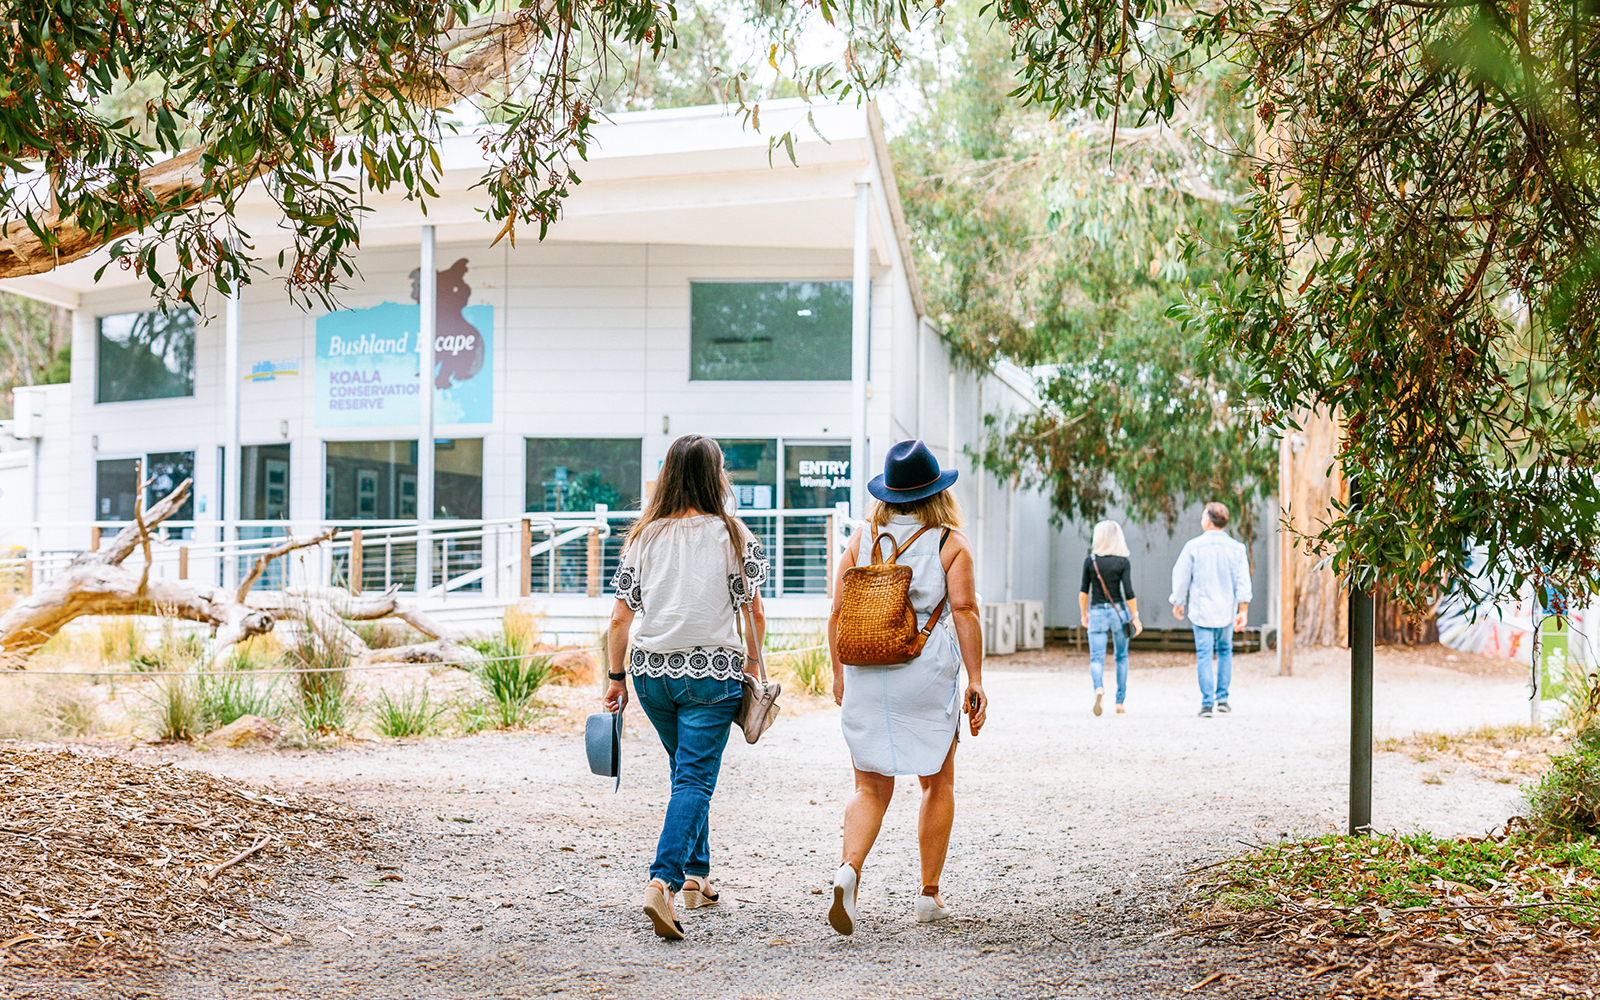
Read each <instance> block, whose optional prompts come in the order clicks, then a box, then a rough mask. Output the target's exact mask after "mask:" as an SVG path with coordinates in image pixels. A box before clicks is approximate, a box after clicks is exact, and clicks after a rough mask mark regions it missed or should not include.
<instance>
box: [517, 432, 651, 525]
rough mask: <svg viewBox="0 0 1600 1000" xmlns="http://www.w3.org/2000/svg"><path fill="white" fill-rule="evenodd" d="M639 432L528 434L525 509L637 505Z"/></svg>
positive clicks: (579, 508) (544, 509)
mask: <svg viewBox="0 0 1600 1000" xmlns="http://www.w3.org/2000/svg"><path fill="white" fill-rule="evenodd" d="M641 451H642V442H641V441H640V440H639V439H638V438H528V439H527V464H526V466H525V468H526V470H527V485H526V496H525V500H526V502H525V505H524V506H523V509H524V510H535V511H562V510H593V509H594V506H595V504H602V503H603V504H605V505H606V506H607V507H609V508H610V509H611V510H637V509H638V507H639V483H640V481H641V478H642V477H641V476H640V459H639V456H640V453H641Z"/></svg>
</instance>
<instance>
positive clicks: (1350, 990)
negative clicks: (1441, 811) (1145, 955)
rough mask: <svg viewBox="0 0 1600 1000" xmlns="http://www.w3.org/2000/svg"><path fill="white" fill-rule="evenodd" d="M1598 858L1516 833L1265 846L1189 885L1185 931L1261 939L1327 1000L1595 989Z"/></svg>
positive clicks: (1269, 954)
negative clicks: (1190, 895) (1317, 986)
mask: <svg viewBox="0 0 1600 1000" xmlns="http://www.w3.org/2000/svg"><path fill="white" fill-rule="evenodd" d="M1597 861H1600V853H1597V852H1596V850H1595V848H1594V847H1593V845H1591V844H1587V843H1585V844H1566V845H1540V844H1536V843H1533V842H1530V841H1526V840H1519V839H1516V838H1513V837H1484V838H1463V839H1460V840H1436V839H1434V838H1432V837H1428V836H1426V835H1418V836H1412V837H1389V836H1382V837H1379V836H1374V837H1364V838H1345V837H1328V838H1323V839H1322V840H1318V841H1305V842H1297V843H1292V844H1285V845H1279V846H1274V847H1267V848H1261V849H1259V850H1257V851H1253V852H1251V853H1249V854H1245V855H1242V856H1240V857H1237V858H1233V859H1230V860H1229V861H1227V862H1224V863H1223V864H1222V865H1221V866H1219V867H1218V868H1217V869H1215V870H1214V871H1213V873H1212V874H1210V875H1208V876H1206V877H1205V878H1204V879H1203V880H1202V881H1200V882H1198V883H1196V884H1195V886H1194V887H1193V888H1194V890H1195V893H1194V905H1193V906H1192V907H1191V908H1190V910H1189V911H1188V913H1187V916H1186V930H1187V932H1188V933H1192V934H1195V935H1197V936H1199V937H1201V938H1206V939H1210V940H1213V941H1216V942H1219V943H1221V942H1228V943H1233V944H1242V945H1255V946H1256V947H1255V948H1253V949H1252V951H1253V952H1254V953H1255V955H1256V956H1257V957H1258V959H1259V958H1264V959H1265V960H1266V961H1269V962H1274V963H1277V964H1279V965H1281V966H1283V967H1284V972H1285V974H1286V978H1289V979H1290V981H1295V980H1298V981H1299V982H1301V983H1307V984H1310V983H1317V984H1320V986H1321V991H1322V992H1323V993H1324V995H1327V996H1333V997H1386V998H1387V997H1395V998H1399V997H1430V998H1432V997H1450V998H1454V997H1472V998H1500V997H1550V996H1583V997H1594V996H1597V995H1600V949H1597V945H1600V928H1597V924H1600V871H1597V870H1596V862H1597ZM1262 946H1265V947H1262Z"/></svg>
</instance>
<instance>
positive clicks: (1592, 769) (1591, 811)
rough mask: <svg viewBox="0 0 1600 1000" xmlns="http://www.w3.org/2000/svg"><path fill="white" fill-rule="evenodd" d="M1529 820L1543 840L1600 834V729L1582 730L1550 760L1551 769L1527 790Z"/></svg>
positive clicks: (1527, 817) (1577, 838) (1592, 727)
mask: <svg viewBox="0 0 1600 1000" xmlns="http://www.w3.org/2000/svg"><path fill="white" fill-rule="evenodd" d="M1526 819H1527V821H1528V826H1529V828H1530V830H1531V832H1532V833H1533V834H1534V835H1535V836H1536V837H1538V838H1540V839H1546V840H1560V841H1575V840H1580V839H1583V838H1586V837H1595V836H1600V728H1596V727H1594V726H1590V727H1588V728H1586V729H1583V730H1580V731H1579V732H1578V734H1577V735H1576V736H1574V737H1573V739H1572V745H1571V746H1570V747H1568V748H1567V749H1566V750H1565V751H1564V752H1562V753H1559V754H1557V755H1556V756H1554V757H1552V758H1551V759H1550V770H1549V771H1547V772H1546V773H1545V775H1544V777H1542V778H1540V779H1539V780H1538V782H1536V783H1535V784H1534V785H1533V787H1532V788H1530V789H1529V790H1528V802H1527V815H1526Z"/></svg>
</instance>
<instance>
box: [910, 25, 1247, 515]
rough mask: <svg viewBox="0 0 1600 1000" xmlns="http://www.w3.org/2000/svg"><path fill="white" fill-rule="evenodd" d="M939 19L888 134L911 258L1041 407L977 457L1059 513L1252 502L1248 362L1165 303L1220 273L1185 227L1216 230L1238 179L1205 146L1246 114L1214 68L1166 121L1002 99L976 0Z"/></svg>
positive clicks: (999, 426) (1007, 80)
mask: <svg viewBox="0 0 1600 1000" xmlns="http://www.w3.org/2000/svg"><path fill="white" fill-rule="evenodd" d="M943 31H944V33H945V34H946V37H945V38H944V39H943V44H942V46H941V49H940V57H938V58H934V59H932V60H930V64H929V65H926V66H924V67H922V78H921V79H920V80H919V84H920V87H921V91H922V95H923V99H924V103H925V107H926V111H925V113H924V114H923V115H922V116H921V117H920V118H919V119H918V120H917V121H916V122H915V124H914V125H913V127H912V128H910V129H909V130H907V131H906V133H905V134H904V135H902V136H901V137H900V138H899V139H897V141H896V144H895V148H896V154H897V156H896V161H897V168H898V170H899V171H900V175H901V182H902V185H903V188H904V199H903V200H904V202H905V204H906V206H907V208H906V212H907V220H908V223H909V225H910V227H911V230H912V238H913V243H914V246H915V248H916V250H917V251H918V252H917V262H918V265H919V268H920V270H921V274H922V277H923V281H924V284H925V286H926V292H927V294H928V297H929V301H930V308H931V310H932V311H933V312H934V313H935V316H936V318H937V320H938V322H939V324H940V327H941V330H942V332H943V334H944V336H945V338H946V340H947V341H948V342H949V345H950V347H951V350H952V351H953V352H954V353H955V355H956V356H957V357H958V358H960V359H961V360H962V361H964V362H965V363H967V364H969V365H972V366H974V367H978V368H986V367H989V366H991V365H993V364H994V363H995V362H996V361H998V360H1000V359H1007V360H1011V361H1015V362H1017V363H1020V364H1022V365H1026V366H1032V367H1033V368H1034V371H1035V372H1036V373H1037V374H1038V375H1039V376H1040V378H1039V388H1040V392H1041V395H1042V397H1043V400H1044V404H1045V405H1044V407H1043V409H1042V410H1040V411H1039V412H1037V413H1034V414H1029V415H1026V416H1021V417H1017V418H1013V419H1010V420H1004V421H997V422H996V423H995V424H993V425H992V426H991V428H990V434H989V435H988V437H987V440H986V444H985V447H984V453H983V456H982V458H983V460H984V462H985V463H986V465H987V466H988V467H989V468H991V469H993V470H994V471H996V472H998V473H1000V474H1002V475H1006V476H1016V477H1018V478H1019V479H1021V480H1023V481H1025V482H1030V483H1035V484H1041V485H1044V486H1045V487H1046V489H1047V491H1048V492H1049V494H1050V496H1051V499H1052V502H1053V505H1054V509H1055V511H1056V513H1057V515H1058V516H1061V515H1066V516H1076V517H1081V518H1084V519H1094V518H1098V517H1101V516H1103V515H1104V513H1105V511H1106V508H1107V506H1108V505H1110V504H1112V503H1116V504H1119V505H1120V506H1122V507H1123V508H1124V509H1126V510H1127V511H1128V512H1129V513H1130V514H1131V515H1133V516H1134V517H1136V518H1139V519H1142V520H1150V521H1158V522H1164V523H1165V524H1166V525H1167V526H1168V528H1169V529H1171V528H1173V527H1175V526H1176V520H1177V517H1178V515H1179V514H1180V512H1181V511H1182V510H1183V509H1184V508H1185V507H1187V506H1189V505H1190V504H1193V503H1195V502H1204V501H1209V500H1224V501H1226V502H1228V503H1229V504H1230V506H1231V507H1232V508H1233V509H1234V510H1236V511H1245V510H1253V509H1256V508H1257V507H1258V505H1259V501H1260V500H1261V499H1262V498H1263V496H1265V495H1267V494H1270V493H1271V492H1272V485H1273V484H1272V482H1271V472H1272V468H1273V448H1272V441H1271V438H1270V436H1269V435H1268V434H1267V433H1266V430H1265V428H1264V427H1263V424H1262V420H1261V414H1260V410H1259V407H1256V406H1254V405H1253V404H1252V403H1251V401H1250V400H1249V398H1248V393H1247V391H1246V389H1247V385H1246V383H1247V377H1246V373H1245V369H1244V368H1243V366H1242V365H1241V364H1239V362H1238V361H1237V360H1236V359H1235V358H1234V357H1233V356H1232V355H1230V354H1226V353H1216V352H1207V351H1206V350H1205V349H1204V346H1205V345H1204V335H1203V333H1202V332H1201V331H1199V330H1198V329H1196V328H1194V327H1192V326H1186V325H1184V324H1183V323H1181V322H1180V321H1179V320H1177V319H1175V318H1173V317H1172V316H1171V315H1169V313H1170V311H1171V309H1172V308H1173V307H1174V306H1175V305H1178V304H1180V303H1182V302H1183V300H1184V295H1185V294H1186V293H1187V292H1192V291H1194V290H1196V289H1197V288H1199V287H1201V286H1203V285H1204V284H1205V283H1207V282H1209V281H1212V280H1215V279H1216V278H1217V277H1218V273H1219V272H1218V270H1217V268H1216V262H1217V259H1218V258H1217V256H1216V255H1215V254H1213V255H1210V256H1208V255H1206V254H1203V253H1198V252H1196V249H1197V247H1196V245H1195V244H1194V242H1193V241H1195V240H1204V241H1205V242H1206V243H1207V244H1209V245H1214V246H1220V245H1225V244H1226V243H1228V242H1229V241H1231V239H1232V238H1233V229H1234V223H1233V212H1234V210H1235V206H1237V205H1238V204H1239V203H1241V202H1242V201H1243V200H1244V191H1245V190H1246V188H1247V182H1246V180H1245V178H1244V176H1243V174H1244V171H1243V169H1242V168H1241V161H1240V160H1239V159H1238V158H1237V157H1233V156H1229V155H1227V154H1226V153H1223V152H1219V151H1218V150H1217V149H1216V148H1215V147H1216V137H1218V136H1220V135H1225V134H1226V133H1227V132H1229V131H1230V130H1231V131H1238V130H1240V129H1241V128H1242V129H1243V130H1244V131H1245V133H1246V134H1248V133H1249V130H1250V125H1249V122H1248V121H1247V120H1246V121H1241V120H1240V116H1239V115H1238V113H1237V112H1236V110H1235V108H1236V105H1235V104H1234V103H1233V102H1232V101H1231V100H1230V99H1229V94H1228V92H1227V80H1228V77H1227V74H1225V73H1213V74H1210V75H1209V76H1207V77H1206V78H1204V79H1202V80H1200V81H1199V84H1198V86H1196V87H1194V88H1193V89H1192V90H1191V92H1190V97H1191V101H1190V103H1189V105H1188V106H1187V107H1186V108H1185V110H1184V112H1183V113H1182V114H1175V115H1174V116H1173V118H1172V119H1171V120H1170V121H1151V122H1146V123H1143V124H1141V125H1138V126H1135V127H1129V125H1128V124H1127V123H1120V124H1119V125H1114V123H1113V115H1111V114H1099V115H1097V114H1095V113H1094V110H1093V109H1063V110H1062V111H1061V113H1059V114H1057V115H1055V116H1053V117H1052V116H1051V115H1050V114H1049V113H1048V112H1047V111H1046V110H1044V109H1040V108H1037V107H1035V108H1028V107H1025V106H1023V105H1022V104H1020V103H1019V102H1018V101H1016V100H1015V99H1014V97H1013V96H1011V93H1010V92H1011V91H1013V90H1014V89H1015V88H1016V86H1017V73H1018V68H1017V66H1016V64H1015V63H1014V62H1013V61H1012V59H1011V53H1010V51H1009V40H1008V36H1007V34H1006V33H1004V32H1003V31H1001V30H1000V28H999V27H998V26H997V25H995V24H994V23H993V21H992V19H990V18H988V17H985V16H983V15H981V14H980V13H979V11H978V7H977V5H976V4H972V5H968V6H962V5H959V4H958V5H955V6H954V7H953V8H947V9H946V20H945V24H944V27H943ZM1114 129H1115V136H1114V135H1113V130H1114ZM1186 237H1187V241H1186ZM1253 522H1254V519H1253V518H1249V517H1241V518H1240V519H1239V521H1238V524H1239V527H1240V529H1241V530H1242V531H1243V532H1244V533H1245V535H1246V537H1247V540H1248V538H1249V536H1250V535H1251V534H1252V533H1253V529H1254V527H1255V525H1254V523H1253Z"/></svg>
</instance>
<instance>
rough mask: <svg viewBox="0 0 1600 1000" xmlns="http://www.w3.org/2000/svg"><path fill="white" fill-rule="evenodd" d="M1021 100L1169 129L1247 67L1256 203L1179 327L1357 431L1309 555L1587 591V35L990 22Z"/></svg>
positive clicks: (1104, 13)
mask: <svg viewBox="0 0 1600 1000" xmlns="http://www.w3.org/2000/svg"><path fill="white" fill-rule="evenodd" d="M992 10H993V11H994V13H995V16H997V17H999V18H1001V19H1003V20H1004V21H1005V22H1006V24H1007V27H1008V29H1009V30H1010V31H1011V32H1012V37H1013V39H1014V40H1015V45H1014V55H1015V56H1016V57H1017V60H1018V64H1019V67H1020V71H1021V73H1022V77H1023V85H1022V87H1021V93H1022V95H1023V96H1025V97H1027V98H1028V99H1030V100H1033V101H1037V102H1041V103H1043V104H1045V105H1048V106H1050V107H1052V108H1054V109H1057V110H1065V109H1067V108H1071V107H1077V106H1085V105H1093V106H1099V107H1103V108H1107V109H1110V108H1117V109H1120V111H1121V113H1122V114H1124V115H1127V116H1129V117H1132V118H1134V119H1135V120H1142V121H1152V120H1153V121H1162V120H1165V121H1171V120H1174V119H1176V118H1178V117H1179V116H1181V115H1182V114H1183V113H1184V111H1185V108H1184V104H1183V96H1184V94H1185V92H1186V90H1187V89H1188V88H1189V87H1190V86H1191V84H1190V81H1192V80H1194V79H1195V78H1196V76H1197V75H1199V74H1202V73H1205V72H1207V71H1208V68H1209V67H1211V66H1214V65H1216V64H1217V63H1219V62H1225V63H1227V64H1230V65H1233V66H1237V67H1238V68H1239V70H1240V71H1241V72H1240V83H1239V85H1238V87H1237V88H1236V91H1235V93H1236V100H1237V101H1238V103H1239V105H1240V106H1241V107H1243V108H1247V109H1249V110H1250V111H1251V112H1253V114H1254V116H1255V118H1256V121H1257V123H1258V124H1257V127H1256V131H1257V132H1258V133H1259V134H1260V142H1259V143H1244V142H1239V143H1236V145H1237V148H1238V149H1239V150H1240V151H1241V155H1243V151H1244V150H1246V149H1247V148H1248V146H1249V145H1255V146H1257V147H1258V148H1256V149H1255V150H1254V151H1253V152H1252V153H1250V159H1249V163H1250V171H1251V182H1252V189H1251V194H1252V197H1251V200H1250V201H1249V203H1248V205H1247V206H1246V208H1245V210H1244V212H1243V214H1242V215H1241V217H1240V220H1239V236H1238V239H1237V240H1236V241H1234V242H1233V243H1231V244H1230V245H1229V246H1228V247H1227V248H1226V250H1225V257H1224V260H1225V267H1224V268H1223V270H1224V274H1223V276H1222V277H1221V278H1220V279H1219V280H1218V281H1217V282H1215V283H1214V285H1213V286H1212V287H1211V289H1210V290H1209V291H1208V292H1207V293H1205V294H1203V295H1199V296H1197V297H1195V299H1194V301H1193V303H1192V305H1191V307H1190V308H1189V309H1188V311H1187V314H1186V315H1187V319H1188V320H1189V321H1190V322H1191V323H1193V324H1195V325H1196V326H1197V327H1198V328H1200V329H1203V330H1204V331H1206V333H1207V334H1208V337H1209V340H1210V344H1211V349H1212V351H1213V353H1214V354H1216V355H1218V356H1221V355H1223V354H1226V353H1231V354H1233V355H1234V356H1235V357H1237V358H1238V359H1239V360H1240V362H1241V363H1242V364H1244V365H1245V366H1246V367H1247V369H1248V370H1249V371H1250V372H1251V378H1252V384H1251V391H1252V395H1253V397H1254V398H1255V399H1258V400H1260V401H1261V402H1262V404H1263V405H1264V406H1265V407H1266V416H1267V417H1268V419H1269V420H1270V421H1271V422H1272V423H1273V424H1274V425H1275V426H1276V427H1279V428H1287V427H1290V426H1292V424H1293V420H1294V414H1295V413H1297V412H1302V411H1304V410H1305V409H1307V408H1310V407H1314V406H1321V407H1325V408H1328V409H1335V408H1336V409H1338V410H1339V411H1340V412H1342V413H1343V415H1344V420H1345V426H1346V435H1345V438H1344V441H1343V443H1342V447H1341V451H1340V455H1339V460H1340V462H1341V464H1342V465H1343V467H1344V468H1345V470H1346V474H1347V475H1348V476H1349V477H1350V478H1351V480H1352V483H1353V486H1354V488H1355V489H1356V492H1357V494H1358V495H1359V497H1360V499H1361V502H1360V503H1359V504H1352V505H1351V506H1350V507H1349V508H1347V509H1345V510H1342V511H1341V512H1340V516H1339V517H1338V518H1337V519H1336V520H1334V521H1333V522H1332V523H1331V524H1329V525H1328V526H1327V527H1326V529H1325V530H1324V531H1322V532H1321V534H1320V536H1319V538H1318V542H1319V544H1320V545H1321V547H1322V549H1323V550H1324V551H1325V552H1327V553H1328V554H1329V555H1331V556H1332V558H1333V562H1334V566H1335V568H1336V569H1338V570H1339V571H1341V572H1348V573H1349V574H1351V575H1352V576H1353V577H1355V578H1356V579H1357V580H1360V581H1362V582H1363V583H1364V584H1366V585H1369V586H1370V585H1374V584H1378V583H1383V584H1388V585H1391V586H1393V588H1394V589H1395V592H1396V594H1397V595H1398V596H1399V597H1401V598H1402V599H1404V600H1405V601H1406V602H1407V603H1409V604H1411V605H1413V606H1415V607H1422V606H1427V605H1428V604H1430V603H1431V601H1432V599H1433V596H1434V595H1435V594H1436V593H1437V591H1438V588H1440V587H1441V586H1452V585H1454V586H1465V585H1467V584H1468V583H1469V581H1470V580H1471V579H1472V578H1471V576H1470V575H1469V573H1468V562H1469V560H1470V558H1471V556H1472V554H1473V551H1474V550H1475V549H1477V550H1480V551H1482V550H1487V554H1488V556H1489V558H1488V560H1487V563H1486V564H1487V566H1488V567H1489V576H1488V578H1487V579H1486V580H1485V581H1484V582H1485V583H1486V584H1487V585H1488V587H1489V588H1490V589H1494V590H1504V589H1508V588H1519V587H1521V586H1522V585H1524V584H1525V583H1527V582H1529V581H1538V582H1544V583H1549V584H1552V585H1555V586H1558V587H1561V588H1565V589H1567V590H1569V591H1571V592H1572V593H1573V594H1574V596H1576V595H1579V594H1588V593H1592V592H1594V590H1595V587H1596V582H1597V573H1596V571H1597V569H1600V562H1597V551H1596V540H1597V539H1600V489H1597V486H1596V480H1595V477H1594V465H1595V460H1596V458H1597V456H1600V438H1597V436H1596V430H1595V426H1596V425H1595V421H1594V418H1593V416H1592V414H1593V412H1594V406H1595V397H1596V388H1597V386H1600V377H1597V376H1600V352H1597V351H1596V349H1595V348H1596V343H1597V339H1596V338H1597V332H1600V331H1597V327H1596V323H1597V312H1600V310H1597V306H1596V303H1597V294H1596V293H1597V285H1596V280H1597V275H1596V266H1595V265H1596V261H1597V257H1596V246H1595V241H1594V230H1595V225H1596V219H1597V218H1600V215H1597V209H1600V203H1597V198H1600V188H1597V174H1596V171H1595V159H1594V158H1595V155H1596V154H1595V150H1596V148H1597V143H1596V139H1597V135H1596V131H1597V127H1600V119H1597V115H1596V111H1597V107H1596V101H1597V100H1600V97H1597V91H1596V89H1595V87H1594V84H1593V81H1594V79H1595V78H1596V72H1597V70H1600V65H1597V61H1600V45H1597V44H1596V43H1597V42H1600V30H1597V29H1600V25H1597V21H1596V19H1597V16H1600V15H1597V13H1596V12H1595V11H1594V10H1592V9H1591V8H1589V7H1585V6H1582V5H1578V6H1573V5H1560V4H1550V3H1539V2H1533V3H1522V4H1515V5H1512V4H1503V3H1499V2H1494V0H1488V2H1479V0H1473V2H1464V0H1444V2H1440V3H1415V2H1411V0H1363V2H1348V0H1309V2H1306V3H1300V4H1296V5H1292V6H1289V7H1270V8H1269V7H1263V6H1261V5H1260V4H1258V3H1255V2H1253V0H1223V2H1221V3H1217V4H1211V5H1207V6H1206V7H1204V8H1174V7H1169V6H1166V5H1162V4H1154V3H1120V2H1119V3H1111V2H1109V0H1107V2H1101V0H1066V2H1063V3H1059V4H1051V5H1049V6H1045V5H1037V6H1030V5H1027V4H1009V5H1005V6H999V7H994V8H992Z"/></svg>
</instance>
